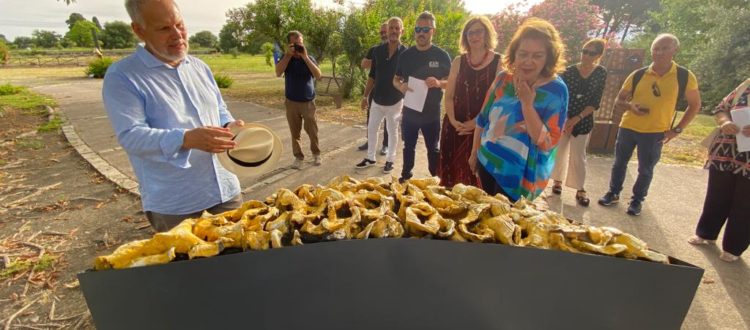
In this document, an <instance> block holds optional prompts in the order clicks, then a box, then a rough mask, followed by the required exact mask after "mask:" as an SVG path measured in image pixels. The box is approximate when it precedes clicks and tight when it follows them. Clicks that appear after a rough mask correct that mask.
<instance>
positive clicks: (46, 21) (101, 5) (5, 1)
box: [0, 0, 540, 41]
mask: <svg viewBox="0 0 750 330" xmlns="http://www.w3.org/2000/svg"><path fill="white" fill-rule="evenodd" d="M539 1H540V0H532V1H531V2H539ZM249 2H250V1H249V0H178V3H179V4H180V7H181V9H182V15H183V17H184V18H185V22H186V24H187V26H188V31H189V32H190V33H191V34H192V33H196V32H199V31H204V30H208V31H211V32H212V33H214V34H215V35H218V34H219V31H220V30H221V27H222V26H223V25H224V23H225V21H226V16H225V13H226V11H227V10H228V9H232V8H238V7H242V6H244V5H245V4H247V3H249ZM328 2H330V0H313V3H319V4H323V3H328ZM346 2H347V3H355V4H360V3H363V2H364V0H352V1H346ZM513 2H516V1H514V0H492V1H483V0H465V1H464V3H465V5H466V8H467V9H468V10H469V11H471V12H473V13H481V14H484V13H496V12H498V11H500V10H502V8H504V7H505V6H507V5H508V4H510V3H513ZM32 3H33V5H30V4H32ZM123 4H124V1H123V0H77V1H76V2H75V3H72V4H70V5H69V6H67V5H65V2H64V1H57V0H0V34H3V35H5V37H6V38H7V39H8V40H10V41H13V39H14V38H15V37H18V36H27V37H30V36H31V33H32V32H33V31H34V30H52V31H55V32H57V33H59V34H60V35H65V33H66V32H67V31H68V27H67V25H66V24H65V21H66V20H67V19H68V17H69V16H70V14H71V13H79V14H81V15H83V17H85V18H86V19H88V20H91V18H92V17H93V16H96V17H97V18H98V19H99V22H101V23H102V24H104V23H106V22H109V21H115V20H119V21H123V22H126V23H130V18H129V17H128V14H127V12H126V11H125V7H124V5H123Z"/></svg>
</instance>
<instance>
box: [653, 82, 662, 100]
mask: <svg viewBox="0 0 750 330" xmlns="http://www.w3.org/2000/svg"><path fill="white" fill-rule="evenodd" d="M651 93H654V96H656V97H659V96H661V90H659V85H657V84H656V82H655V81H654V84H653V85H651Z"/></svg>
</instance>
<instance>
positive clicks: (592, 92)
mask: <svg viewBox="0 0 750 330" xmlns="http://www.w3.org/2000/svg"><path fill="white" fill-rule="evenodd" d="M606 43H607V42H606V41H605V40H604V39H591V40H589V41H588V42H586V44H584V45H583V49H582V50H581V62H579V63H577V64H573V65H571V66H569V67H568V68H567V69H566V70H565V72H563V74H562V79H563V81H565V84H566V85H567V86H568V93H569V94H570V100H569V101H568V102H569V103H568V120H567V121H565V126H564V127H563V135H562V137H561V138H560V144H559V145H558V146H557V157H556V158H555V169H554V170H553V171H552V180H554V181H555V183H554V184H553V185H552V192H553V193H555V194H560V193H562V180H563V178H565V185H566V186H568V187H570V188H573V189H575V190H576V201H577V202H578V204H580V205H581V206H589V202H590V200H589V197H588V196H586V189H584V187H583V185H584V182H585V181H586V146H587V145H588V143H589V133H591V130H592V129H593V128H594V116H593V114H594V111H596V109H599V103H600V102H601V100H602V93H603V92H604V83H605V82H606V81H607V69H605V68H604V67H603V66H601V65H599V60H600V59H601V58H602V54H604V46H605V45H606ZM566 172H567V175H566V174H565V173H566Z"/></svg>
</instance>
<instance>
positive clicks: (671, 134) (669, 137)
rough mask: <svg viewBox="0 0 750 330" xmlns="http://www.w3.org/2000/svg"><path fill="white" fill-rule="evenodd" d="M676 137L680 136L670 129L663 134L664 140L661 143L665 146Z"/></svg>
mask: <svg viewBox="0 0 750 330" xmlns="http://www.w3.org/2000/svg"><path fill="white" fill-rule="evenodd" d="M677 135H680V133H677V132H675V131H673V130H671V129H670V130H668V131H666V132H664V139H663V140H661V143H663V144H667V143H669V141H672V139H674V138H676V137H677Z"/></svg>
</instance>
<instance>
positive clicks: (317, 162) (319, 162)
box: [313, 155, 323, 166]
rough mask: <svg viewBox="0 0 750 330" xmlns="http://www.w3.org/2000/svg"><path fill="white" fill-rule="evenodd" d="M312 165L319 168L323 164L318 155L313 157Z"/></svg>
mask: <svg viewBox="0 0 750 330" xmlns="http://www.w3.org/2000/svg"><path fill="white" fill-rule="evenodd" d="M313 164H315V166H320V165H321V164H323V160H322V159H321V158H320V155H315V158H314V159H313Z"/></svg>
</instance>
